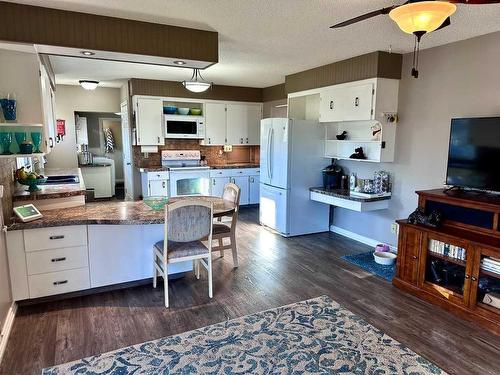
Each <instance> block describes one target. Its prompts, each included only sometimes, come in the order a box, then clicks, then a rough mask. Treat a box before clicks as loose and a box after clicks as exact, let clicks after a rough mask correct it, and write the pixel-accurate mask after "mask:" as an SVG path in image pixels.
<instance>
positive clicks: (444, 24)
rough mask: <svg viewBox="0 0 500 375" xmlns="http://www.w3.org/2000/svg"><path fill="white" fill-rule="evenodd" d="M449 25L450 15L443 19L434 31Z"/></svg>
mask: <svg viewBox="0 0 500 375" xmlns="http://www.w3.org/2000/svg"><path fill="white" fill-rule="evenodd" d="M450 25H451V19H450V17H448V18H447V19H445V20H444V22H443V23H442V24H441V26H439V27H438V28H437V29H436V30H434V31H438V30H441V29H444V28H445V27H447V26H450Z"/></svg>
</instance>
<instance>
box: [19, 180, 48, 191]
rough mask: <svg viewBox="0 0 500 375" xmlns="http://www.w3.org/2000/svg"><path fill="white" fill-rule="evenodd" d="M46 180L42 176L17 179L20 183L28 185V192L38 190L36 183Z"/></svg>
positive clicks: (39, 183)
mask: <svg viewBox="0 0 500 375" xmlns="http://www.w3.org/2000/svg"><path fill="white" fill-rule="evenodd" d="M46 181H47V177H44V178H27V179H26V180H17V182H19V183H20V184H21V185H25V186H28V187H29V188H28V190H26V191H29V192H30V193H32V192H34V191H38V190H40V188H39V187H38V186H37V185H41V184H43V183H45V182H46Z"/></svg>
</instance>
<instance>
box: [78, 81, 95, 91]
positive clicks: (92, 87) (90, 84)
mask: <svg viewBox="0 0 500 375" xmlns="http://www.w3.org/2000/svg"><path fill="white" fill-rule="evenodd" d="M78 83H79V84H80V86H82V87H83V88H84V89H85V90H95V89H96V88H97V86H98V85H99V82H98V81H88V80H81V81H78Z"/></svg>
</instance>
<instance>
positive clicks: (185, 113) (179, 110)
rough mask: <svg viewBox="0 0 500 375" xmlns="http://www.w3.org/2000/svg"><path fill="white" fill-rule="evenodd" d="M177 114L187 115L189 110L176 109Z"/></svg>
mask: <svg viewBox="0 0 500 375" xmlns="http://www.w3.org/2000/svg"><path fill="white" fill-rule="evenodd" d="M177 112H178V113H179V115H187V114H189V108H177Z"/></svg>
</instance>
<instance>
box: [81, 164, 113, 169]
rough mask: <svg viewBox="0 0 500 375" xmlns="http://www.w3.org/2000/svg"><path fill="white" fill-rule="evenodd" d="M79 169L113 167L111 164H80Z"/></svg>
mask: <svg viewBox="0 0 500 375" xmlns="http://www.w3.org/2000/svg"><path fill="white" fill-rule="evenodd" d="M79 167H80V168H99V167H111V164H102V163H92V164H80V165H79Z"/></svg>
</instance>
